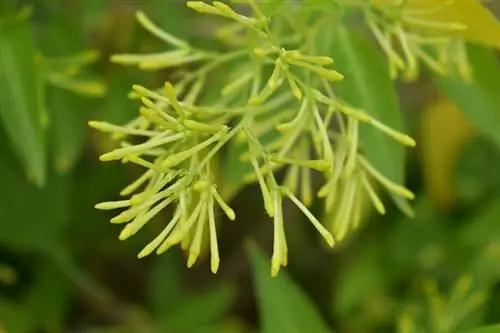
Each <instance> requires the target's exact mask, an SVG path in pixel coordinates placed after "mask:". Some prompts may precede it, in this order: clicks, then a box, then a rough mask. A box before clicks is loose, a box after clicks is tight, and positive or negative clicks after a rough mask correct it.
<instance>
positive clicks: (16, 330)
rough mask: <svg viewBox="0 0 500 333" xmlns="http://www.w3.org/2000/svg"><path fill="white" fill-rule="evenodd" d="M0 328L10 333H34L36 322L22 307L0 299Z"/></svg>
mask: <svg viewBox="0 0 500 333" xmlns="http://www.w3.org/2000/svg"><path fill="white" fill-rule="evenodd" d="M0 325H1V326H0V328H1V329H2V330H3V331H4V332H8V333H28V332H33V328H34V321H33V318H31V317H30V314H29V312H28V311H27V310H26V309H25V308H24V307H22V306H20V305H18V304H16V303H14V302H12V301H9V300H6V299H3V298H0Z"/></svg>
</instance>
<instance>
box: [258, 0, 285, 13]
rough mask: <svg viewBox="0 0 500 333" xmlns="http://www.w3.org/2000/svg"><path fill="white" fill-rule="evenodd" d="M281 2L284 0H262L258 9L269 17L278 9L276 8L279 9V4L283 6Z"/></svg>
mask: <svg viewBox="0 0 500 333" xmlns="http://www.w3.org/2000/svg"><path fill="white" fill-rule="evenodd" d="M283 2H284V0H268V1H262V3H261V4H260V9H261V10H262V13H263V14H264V15H265V16H267V17H271V16H273V15H274V14H275V13H276V12H277V11H278V9H280V7H281V6H283Z"/></svg>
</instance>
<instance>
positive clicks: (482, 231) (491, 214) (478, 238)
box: [458, 198, 500, 249]
mask: <svg viewBox="0 0 500 333" xmlns="http://www.w3.org/2000/svg"><path fill="white" fill-rule="evenodd" d="M499 219H500V198H496V199H492V200H490V202H489V203H488V205H487V206H486V207H485V208H484V209H482V210H480V211H479V212H478V214H476V215H475V216H473V217H472V219H471V220H470V221H468V222H467V224H466V225H465V226H464V228H463V229H462V230H460V231H459V233H458V240H459V242H460V243H461V244H462V245H463V246H466V247H469V248H476V249H478V248H485V247H486V246H488V245H489V244H495V243H497V242H499V241H500V225H499V224H498V221H499Z"/></svg>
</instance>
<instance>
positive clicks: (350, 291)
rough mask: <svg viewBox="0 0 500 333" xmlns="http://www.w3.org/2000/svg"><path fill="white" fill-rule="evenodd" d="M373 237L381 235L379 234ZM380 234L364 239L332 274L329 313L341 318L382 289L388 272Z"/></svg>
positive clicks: (386, 282)
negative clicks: (330, 310) (331, 296)
mask: <svg viewBox="0 0 500 333" xmlns="http://www.w3.org/2000/svg"><path fill="white" fill-rule="evenodd" d="M377 236H381V235H380V234H379V235H377ZM379 241H380V237H377V238H376V239H374V237H372V239H369V240H368V242H367V241H365V242H363V244H362V245H361V249H359V253H357V254H355V255H352V256H350V259H349V262H348V263H346V265H343V266H342V268H341V270H340V272H339V274H338V276H336V277H335V281H336V283H335V285H336V286H335V290H334V298H333V304H332V306H333V312H334V313H335V314H336V315H338V316H340V317H342V318H347V317H348V316H350V315H352V314H355V313H359V312H360V311H361V310H362V309H363V305H364V304H365V303H366V302H367V301H368V300H369V298H370V297H372V296H374V295H377V294H379V293H381V292H383V291H384V288H385V287H386V286H387V284H388V283H389V282H390V280H389V278H390V275H389V274H390V271H388V270H387V267H385V266H384V261H385V258H384V254H383V252H382V246H381V244H380V242H379Z"/></svg>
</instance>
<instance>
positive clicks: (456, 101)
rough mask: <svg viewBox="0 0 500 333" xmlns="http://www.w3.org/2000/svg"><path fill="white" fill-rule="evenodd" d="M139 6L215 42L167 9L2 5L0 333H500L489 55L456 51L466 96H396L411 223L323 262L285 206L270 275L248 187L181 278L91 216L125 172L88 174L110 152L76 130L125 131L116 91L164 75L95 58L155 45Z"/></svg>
mask: <svg viewBox="0 0 500 333" xmlns="http://www.w3.org/2000/svg"><path fill="white" fill-rule="evenodd" d="M25 5H32V6H31V7H29V8H31V11H30V10H29V9H26V8H28V7H24V6H25ZM495 5H496V4H495V3H493V4H492V7H494V6H495ZM22 8H24V9H22ZM21 9H22V10H21ZM137 9H141V10H143V11H144V12H145V13H146V14H148V15H149V16H150V17H151V19H153V20H154V21H155V22H156V23H158V24H159V25H160V26H161V27H162V28H164V29H165V30H167V31H169V32H171V33H172V34H173V35H176V36H178V37H180V38H184V39H186V40H188V41H189V42H192V43H193V44H197V45H206V46H209V47H217V44H216V42H214V41H213V40H212V39H210V31H211V24H212V23H211V21H208V22H207V21H200V18H199V16H197V15H194V14H193V13H191V12H190V11H189V10H188V9H187V8H186V7H185V4H184V3H183V1H173V0H170V1H167V0H149V1H148V0H143V1H140V0H136V1H133V0H121V1H119V0H116V1H105V0H85V1H83V0H81V1H78V0H37V1H34V2H33V1H32V2H28V1H21V0H0V121H1V124H2V126H1V127H0V142H1V144H0V332H2V333H3V332H6V333H24V332H50V333H56V332H89V333H91V332H92V333H93V332H95V333H97V332H134V333H135V332H138V333H140V332H172V333H198V332H199V333H202V332H203V333H204V332H214V333H215V332H228V333H229V332H231V333H232V332H234V333H239V332H242V333H244V332H266V333H267V332H269V333H270V332H332V331H335V332H344V333H364V332H367V333H369V332H370V333H371V332H401V333H410V332H436V333H438V332H439V333H442V332H466V331H467V332H471V333H472V332H475V333H487V332H491V333H493V332H500V326H491V325H494V324H495V323H497V322H500V265H499V263H500V173H499V172H498V170H499V168H500V149H499V145H500V97H499V96H500V63H499V62H498V59H497V58H496V57H495V55H494V54H493V53H491V52H490V53H488V52H486V51H485V50H483V49H480V50H478V51H477V52H472V53H473V57H472V58H474V59H471V61H472V62H473V65H474V66H475V68H476V67H478V68H479V67H480V69H479V70H478V71H476V74H477V75H478V76H479V79H478V80H477V81H476V82H475V83H474V85H473V86H465V85H463V84H461V83H458V82H455V81H453V80H451V79H435V78H434V77H432V76H429V75H423V77H422V78H421V80H419V82H417V83H414V84H412V85H404V86H401V87H399V88H400V94H399V95H400V98H401V106H402V109H403V112H404V116H405V120H406V123H407V125H408V129H409V132H410V133H412V134H413V135H414V136H415V137H416V138H417V142H418V143H419V144H418V147H417V149H414V150H411V151H409V152H408V156H407V179H408V184H409V186H410V188H411V189H412V190H413V191H415V192H416V193H417V198H418V199H417V200H416V202H415V203H414V209H415V218H414V219H408V218H406V217H404V216H403V215H402V214H401V213H400V212H398V210H397V209H396V208H395V207H392V208H391V209H389V213H388V214H387V215H386V216H383V217H380V216H377V215H375V214H373V215H370V216H367V220H369V222H370V223H368V224H366V226H364V227H363V228H361V229H360V230H359V231H358V232H357V233H356V234H355V235H352V236H351V237H350V238H349V239H348V240H347V241H346V242H344V243H343V244H341V245H339V246H337V247H336V248H335V250H334V251H333V252H332V251H327V250H326V249H325V248H324V247H323V246H321V245H320V244H319V243H318V242H317V241H316V236H315V235H314V234H313V233H312V232H311V230H309V228H308V227H304V225H305V224H304V223H296V222H299V221H298V220H299V219H302V217H300V216H301V215H300V214H297V212H296V211H294V210H290V211H288V212H287V215H288V217H287V219H286V221H287V224H288V225H287V230H288V235H289V236H288V237H289V242H290V243H291V244H292V245H291V246H290V248H291V249H295V250H292V251H293V252H294V253H293V255H292V256H291V257H292V259H291V262H290V265H289V267H288V268H287V269H286V270H284V271H283V272H281V273H280V275H279V276H278V277H277V278H275V279H271V278H270V277H269V263H268V257H269V256H268V254H265V253H268V252H269V250H270V245H271V241H272V230H271V228H270V225H269V222H268V221H267V220H266V218H265V214H264V212H261V211H260V209H256V207H257V206H258V207H260V202H259V201H258V189H257V188H256V187H255V186H249V187H247V188H245V189H244V190H243V191H242V192H240V193H239V194H238V195H237V196H236V197H235V199H234V200H233V207H234V209H235V210H236V212H237V214H238V216H239V219H238V222H237V223H225V224H224V227H223V228H222V229H221V231H220V235H221V236H220V249H221V259H222V264H221V269H220V271H219V273H218V274H217V275H212V274H211V273H209V270H208V268H207V267H208V264H207V262H206V260H205V261H202V262H201V263H199V264H197V265H196V267H195V268H193V269H191V270H188V269H186V268H185V257H184V254H182V253H181V252H180V251H178V250H171V251H170V252H168V253H167V254H165V255H162V256H152V257H148V258H146V259H142V260H137V259H135V258H136V253H137V252H138V250H140V249H141V248H142V246H143V245H144V244H146V243H147V242H148V239H150V238H152V236H154V235H155V234H156V233H157V230H155V229H156V228H155V227H154V224H152V225H153V226H152V227H149V229H148V231H147V232H143V233H139V234H138V235H137V236H136V237H134V238H133V239H132V240H131V241H127V242H119V241H118V239H117V233H118V230H117V229H116V228H115V227H114V226H112V225H110V224H109V222H108V221H109V217H110V216H109V215H108V214H106V213H105V212H99V211H96V210H95V209H94V207H93V206H94V204H95V203H97V202H100V201H106V200H113V199H114V198H113V197H114V195H115V193H118V192H119V190H120V189H121V187H122V186H123V185H124V184H127V183H128V182H129V180H130V179H133V175H135V174H136V173H137V170H135V169H133V168H132V169H130V167H128V166H127V167H123V166H120V165H117V164H101V163H99V161H98V159H97V156H98V154H99V153H101V152H103V151H106V150H107V149H108V147H112V146H113V142H111V141H109V139H108V138H107V137H105V136H103V135H101V134H100V133H97V132H94V131H89V129H88V126H87V121H88V120H90V119H99V120H105V121H109V122H112V123H123V122H125V121H127V120H128V119H130V118H131V117H132V116H133V115H134V114H135V112H136V107H137V105H136V104H135V103H134V102H131V101H130V100H128V99H127V94H128V92H129V91H130V88H131V86H132V84H135V83H139V84H141V85H144V86H152V85H159V84H161V83H162V82H164V81H165V80H166V79H168V78H169V73H168V72H160V73H159V74H158V73H155V74H154V75H153V74H151V73H143V72H140V71H138V70H134V69H131V68H121V67H118V66H115V65H112V64H110V62H109V61H108V58H109V56H110V55H111V54H113V53H126V52H132V51H133V52H138V51H154V50H158V48H159V47H160V46H159V43H158V42H157V41H156V40H155V39H154V38H152V37H151V36H149V35H148V34H146V33H145V32H144V31H142V30H141V29H139V28H138V25H137V24H136V23H135V20H134V13H135V11H136V10H137ZM493 10H494V8H493ZM491 38H495V37H494V36H493V37H491ZM496 38H497V39H496V42H497V43H498V41H499V39H498V38H500V37H499V36H497V37H496ZM497 45H498V44H497ZM94 50H95V51H94ZM96 52H98V53H99V55H100V57H97V53H96ZM333 57H334V58H335V56H333ZM216 83H217V80H215V81H214V85H216ZM373 88H374V89H376V87H373ZM228 170H231V168H229V169H228ZM228 177H229V175H228ZM165 214H167V213H165ZM160 219H161V217H160ZM249 239H251V240H252V241H251V242H249V241H248V240H249ZM256 244H259V245H258V246H257V245H256ZM298 249H300V250H298ZM488 325H489V326H488ZM482 326H484V327H486V328H478V327H482ZM469 329H472V331H468V330H469Z"/></svg>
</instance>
